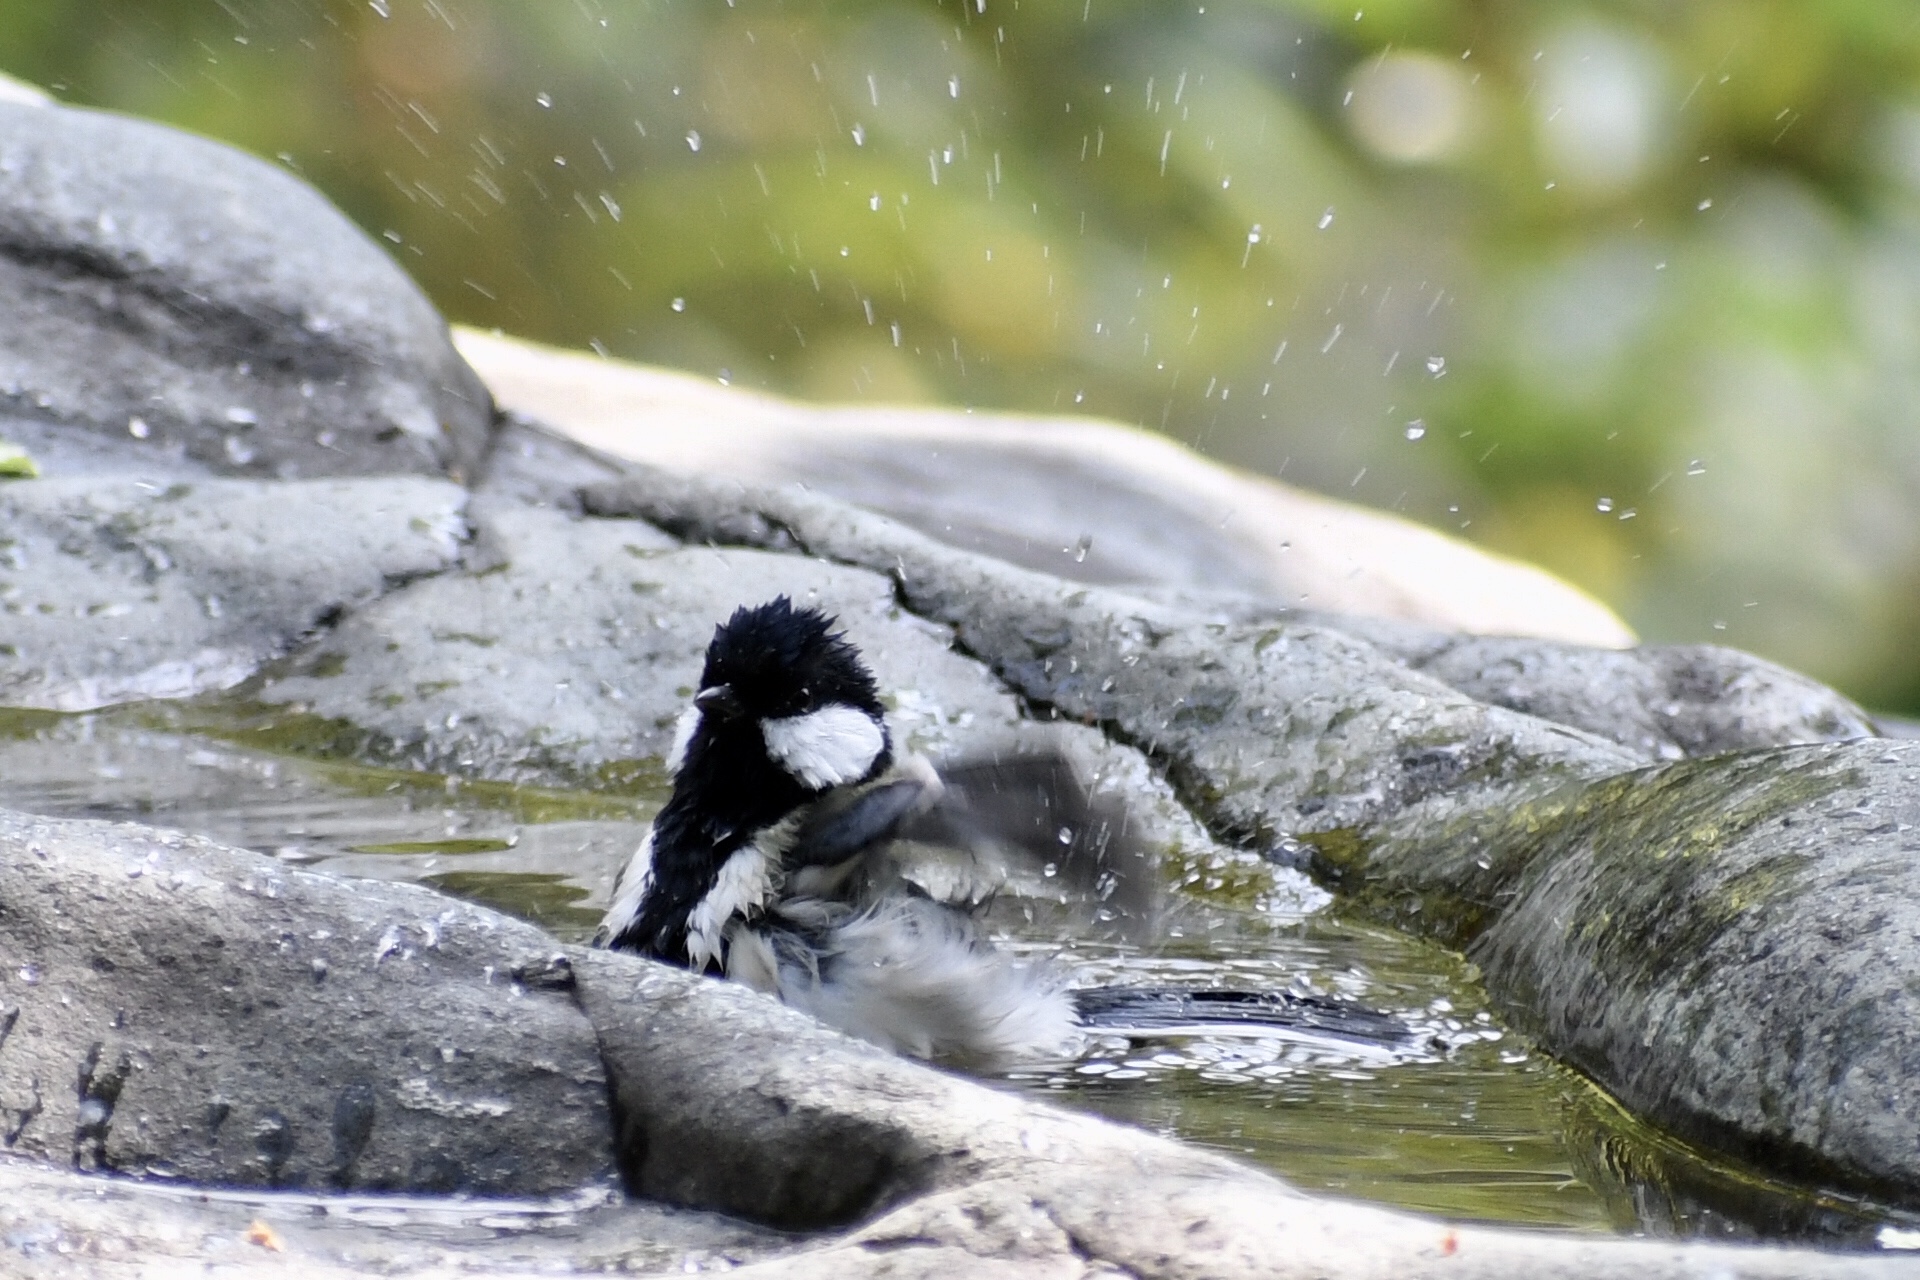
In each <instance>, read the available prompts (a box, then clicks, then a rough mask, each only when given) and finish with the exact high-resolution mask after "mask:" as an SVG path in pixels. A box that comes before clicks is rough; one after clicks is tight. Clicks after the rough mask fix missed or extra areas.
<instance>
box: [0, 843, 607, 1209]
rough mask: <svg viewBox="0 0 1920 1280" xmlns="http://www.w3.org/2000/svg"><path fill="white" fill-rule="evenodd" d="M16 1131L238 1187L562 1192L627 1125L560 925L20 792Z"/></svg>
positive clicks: (3, 1102) (5, 861) (79, 1164)
mask: <svg viewBox="0 0 1920 1280" xmlns="http://www.w3.org/2000/svg"><path fill="white" fill-rule="evenodd" d="M0 956H4V957H5V958H6V970H5V972H4V974H0V1144H4V1148H5V1150H6V1151H7V1152H8V1153H11V1154H13V1155H16V1156H33V1157H36V1158H38V1159H41V1160H44V1161H46V1162H48V1163H50V1164H56V1165H62V1166H66V1167H70V1168H75V1169H80V1170H83V1171H89V1170H90V1171H99V1172H116V1173H124V1174H132V1175H136V1176H152V1177H163V1178H167V1179H175V1180H182V1181H186V1182H191V1183H201V1184H220V1185H227V1186H241V1187H298V1188H311V1189H315V1190H319V1189H329V1188H331V1189H337V1190H346V1189H373V1190H410V1191H436V1192H455V1191H464V1192H471V1193H479V1194H490V1195H553V1194H559V1193H562V1192H569V1191H574V1190H576V1189H578V1188H580V1187H582V1186H583V1185H588V1184H592V1183H595V1182H599V1181H603V1180H604V1179H605V1178H606V1177H607V1176H608V1175H609V1173H610V1172H611V1165H612V1154H613V1152H612V1147H611V1142H610V1136H609V1135H610V1126H609V1124H608V1118H607V1110H606V1083H605V1077H604V1076H603V1074H602V1071H601V1064H600V1055H599V1049H598V1044H597V1041H596V1039H595V1037H594V1033H593V1028H592V1026H591V1024H589V1023H588V1021H587V1020H586V1019H585V1018H584V1017H582V1016H581V1014H580V1012H579V1011H578V1010H577V1009H576V1008H575V1007H574V1005H573V1002H572V999H571V995H570V991H569V987H570V982H571V975H570V971H569V969H568V967H567V962H566V960H565V959H564V957H561V958H558V959H556V949H555V946H554V944H553V941H552V939H550V938H548V937H547V936H546V935H544V934H542V933H541V932H540V931H539V930H538V929H535V928H533V927H532V926H529V925H524V924H520V923H518V922H516V921H513V920H510V919H508V918H506V917H504V916H499V915H496V914H494V913H492V912H489V911H485V910H483V909H480V908H477V907H473V906H469V905H467V904H465V903H461V902H457V901H454V900H453V899H450V898H445V897H442V896H440V895H438V894H434V893H431V892H428V891H425V890H422V889H417V888H413V887H411V886H405V885H375V884H371V883H367V882H353V881H347V880H341V879H336V878H334V877H330V876H320V875H314V874H310V873H306V872H300V871H295V870H291V869H289V868H286V867H284V866H281V865H279V864H277V863H275V862H274V861H273V860H271V859H268V858H263V857H261V856H259V855H257V854H251V853H244V852H241V851H238V850H232V849H227V848H223V847H221V846H219V845H216V844H214V843H213V842H211V841H208V840H203V839H199V838H197V837H193V836H185V835H180V834H176V833H172V832H163V831H156V830H153V829H151V828H145V827H137V826H131V825H113V824H106V823H89V822H62V821H53V820H47V819H35V818H29V817H25V816H23V815H18V814H11V813H4V812H0Z"/></svg>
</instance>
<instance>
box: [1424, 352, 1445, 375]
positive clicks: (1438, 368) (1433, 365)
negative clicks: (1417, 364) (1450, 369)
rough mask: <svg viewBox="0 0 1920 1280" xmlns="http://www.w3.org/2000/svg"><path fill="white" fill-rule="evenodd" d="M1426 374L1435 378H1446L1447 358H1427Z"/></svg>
mask: <svg viewBox="0 0 1920 1280" xmlns="http://www.w3.org/2000/svg"><path fill="white" fill-rule="evenodd" d="M1427 372H1428V373H1430V374H1432V375H1433V376H1434V377H1436V378H1444V377H1446V376H1447V358H1446V357H1445V356H1428V357H1427Z"/></svg>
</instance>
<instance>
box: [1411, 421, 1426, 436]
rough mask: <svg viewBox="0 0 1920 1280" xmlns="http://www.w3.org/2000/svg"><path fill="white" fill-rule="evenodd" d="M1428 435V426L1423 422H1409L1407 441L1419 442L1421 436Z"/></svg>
mask: <svg viewBox="0 0 1920 1280" xmlns="http://www.w3.org/2000/svg"><path fill="white" fill-rule="evenodd" d="M1426 434H1427V424H1426V423H1425V422H1423V421H1422V420H1421V419H1419V418H1415V419H1414V420H1413V421H1412V422H1409V423H1408V424H1407V439H1409V440H1418V439H1419V438H1420V437H1421V436H1424V435H1426Z"/></svg>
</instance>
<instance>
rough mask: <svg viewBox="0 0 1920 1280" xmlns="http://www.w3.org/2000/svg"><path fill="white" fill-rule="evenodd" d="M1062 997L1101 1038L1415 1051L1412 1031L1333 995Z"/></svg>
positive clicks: (1118, 991)
mask: <svg viewBox="0 0 1920 1280" xmlns="http://www.w3.org/2000/svg"><path fill="white" fill-rule="evenodd" d="M1068 994H1069V995H1071V996H1072V997H1073V1005H1074V1012H1075V1014H1076V1015H1077V1017H1078V1019H1079V1023H1080V1025H1081V1026H1082V1027H1083V1028H1085V1029H1086V1030H1088V1031H1092V1032H1096V1033H1103V1034H1107V1035H1117V1036H1129V1037H1132V1038H1135V1039H1152V1038H1156V1037H1160V1036H1219V1035H1243V1036H1246V1035H1251V1036H1283V1037H1293V1038H1303V1039H1311V1040H1337V1041H1340V1042H1342V1043H1345V1044H1353V1045H1360V1046H1365V1047H1369V1048H1373V1049H1377V1050H1384V1051H1389V1052H1406V1051H1408V1050H1413V1049H1417V1048H1418V1047H1419V1044H1418V1040H1419V1037H1418V1035H1417V1033H1416V1032H1415V1031H1414V1029H1413V1028H1412V1027H1410V1026H1408V1025H1407V1024H1406V1023H1405V1022H1402V1021H1401V1020H1400V1019H1398V1018H1396V1017H1394V1016H1393V1015H1392V1014H1389V1013H1382V1012H1381V1011H1379V1010H1377V1009H1369V1008H1367V1007H1366V1006H1365V1005H1361V1004H1356V1003H1354V1002H1353V1001H1350V1000H1343V999H1340V998H1338V997H1335V996H1317V995H1300V994H1296V993H1294V992H1289V991H1259V992H1255V991H1213V990H1191V989H1182V988H1179V987H1084V988H1081V989H1079V990H1075V991H1071V992H1069V993H1068Z"/></svg>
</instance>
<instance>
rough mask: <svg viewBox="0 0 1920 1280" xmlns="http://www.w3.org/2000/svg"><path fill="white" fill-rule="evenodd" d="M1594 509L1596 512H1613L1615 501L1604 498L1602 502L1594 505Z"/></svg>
mask: <svg viewBox="0 0 1920 1280" xmlns="http://www.w3.org/2000/svg"><path fill="white" fill-rule="evenodd" d="M1593 509H1594V510H1595V511H1611V510H1613V499H1612V498H1602V499H1600V501H1598V502H1596V503H1594V504H1593Z"/></svg>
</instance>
